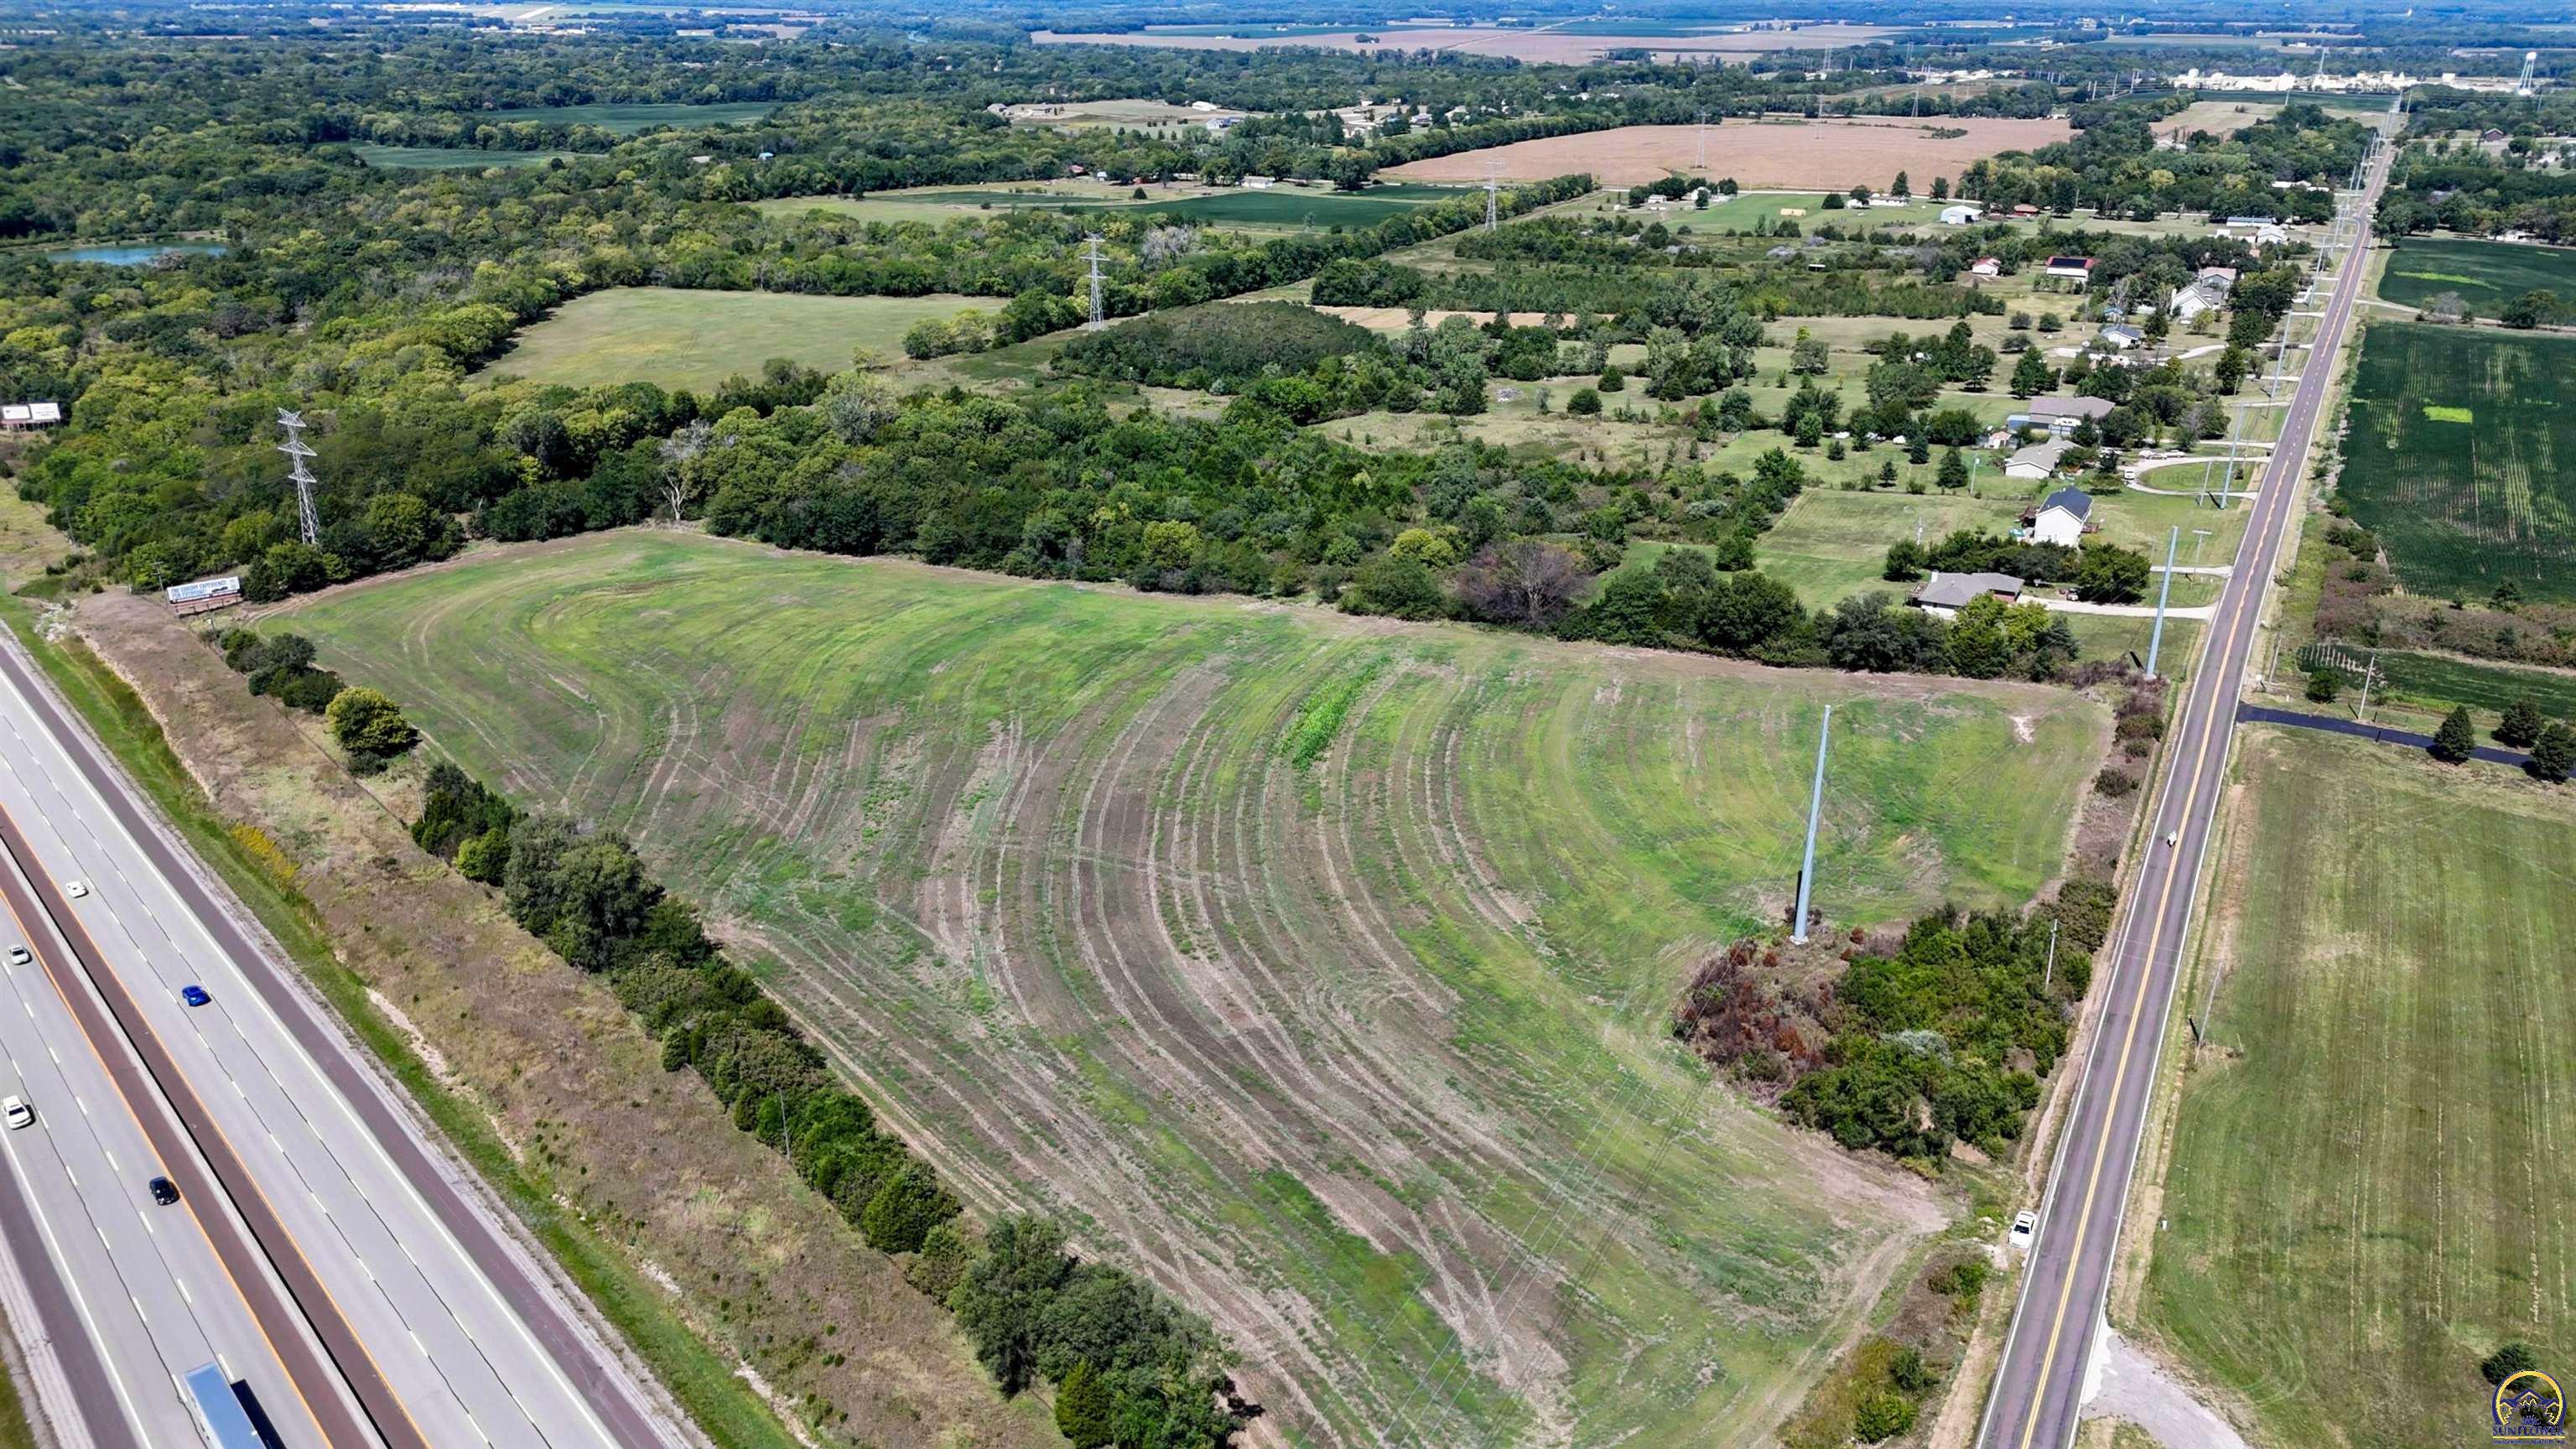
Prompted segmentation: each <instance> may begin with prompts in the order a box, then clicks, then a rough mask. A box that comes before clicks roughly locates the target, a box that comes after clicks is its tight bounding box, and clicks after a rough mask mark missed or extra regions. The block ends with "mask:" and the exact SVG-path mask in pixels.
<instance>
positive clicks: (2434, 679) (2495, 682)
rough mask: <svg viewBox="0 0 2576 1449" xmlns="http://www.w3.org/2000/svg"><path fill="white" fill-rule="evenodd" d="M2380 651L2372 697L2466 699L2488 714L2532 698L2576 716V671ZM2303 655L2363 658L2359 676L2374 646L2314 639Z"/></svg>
mask: <svg viewBox="0 0 2576 1449" xmlns="http://www.w3.org/2000/svg"><path fill="white" fill-rule="evenodd" d="M2376 657H2377V662H2378V666H2379V680H2380V683H2379V686H2378V692H2377V693H2375V694H2374V695H2373V698H2379V699H2387V700H2391V701H2394V702H2397V703H2402V704H2416V705H2421V706H2423V707H2425V708H2427V709H2436V710H2442V711H2446V712H2447V711H2448V710H2449V709H2450V708H2451V706H2453V705H2458V704H2464V705H2467V706H2468V707H2469V708H2470V709H2471V710H2474V711H2476V712H2477V714H2478V715H2479V716H2481V717H2482V718H2483V719H2486V720H2492V719H2493V718H2494V717H2495V716H2498V715H2501V714H2503V713H2504V711H2505V707H2506V706H2507V705H2510V704H2512V703H2513V702H2514V701H2515V700H2518V699H2528V700H2530V701H2531V702H2532V703H2533V704H2536V705H2538V706H2539V707H2540V712H2541V713H2542V714H2544V715H2547V716H2548V717H2549V718H2551V719H2563V720H2576V674H2568V673H2563V672H2561V671H2557V670H2550V669H2515V668H2512V667H2510V666H2507V665H2502V664H2481V663H2478V662H2476V661H2475V660H2469V659H2453V658H2451V657H2449V656H2447V655H2442V654H2421V653H2416V652H2414V651H2412V650H2406V649H2383V650H2380V651H2379V653H2378V655H2377V656H2376ZM2298 659H2299V664H2300V667H2301V668H2303V669H2304V668H2309V667H2312V666H2313V665H2315V664H2319V663H2326V662H2332V663H2336V664H2338V665H2343V666H2352V665H2354V664H2355V662H2356V661H2359V665H2358V667H2354V668H2352V669H2351V673H2350V677H2351V678H2352V679H2353V680H2355V681H2358V680H2359V679H2360V677H2361V670H2362V669H2363V668H2367V667H2368V664H2369V660H2370V652H2369V651H2368V650H2364V649H2358V648H2355V647H2353V646H2352V645H2349V644H2344V645H2310V646H2309V647H2308V648H2305V649H2302V650H2301V651H2299V655H2298Z"/></svg>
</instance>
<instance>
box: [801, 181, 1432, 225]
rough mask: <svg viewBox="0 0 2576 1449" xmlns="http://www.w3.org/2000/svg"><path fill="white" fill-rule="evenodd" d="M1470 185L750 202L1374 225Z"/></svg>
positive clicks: (939, 215)
mask: <svg viewBox="0 0 2576 1449" xmlns="http://www.w3.org/2000/svg"><path fill="white" fill-rule="evenodd" d="M1470 190H1472V188H1460V187H1455V186H1420V185H1387V186H1373V187H1371V188H1369V189H1368V190H1367V191H1365V192H1349V191H1333V190H1330V189H1327V188H1325V187H1321V186H1314V187H1305V186H1290V185H1287V184H1285V183H1282V184H1280V185H1277V186H1272V187H1268V188H1266V189H1262V190H1247V189H1245V188H1242V187H1226V188H1222V189H1214V190H1200V191H1196V192H1194V193H1193V194H1190V195H1182V196H1172V195H1158V194H1156V193H1160V192H1162V191H1164V188H1161V187H1156V186H1148V187H1147V188H1146V192H1147V194H1148V197H1149V199H1148V200H1144V201H1138V200H1135V199H1134V197H1133V195H1132V191H1133V188H1131V187H1112V186H1100V187H1084V188H1082V189H1080V190H1074V189H1072V188H1070V187H1051V188H1046V189H1039V188H1034V187H1033V188H1030V189H1026V190H1013V189H1010V188H1008V187H1000V186H977V187H925V188H919V189H912V190H904V191H879V192H871V193H869V194H868V195H866V196H859V197H849V196H791V197H785V198H782V199H780V200H776V201H761V202H755V203H753V205H754V206H755V207H756V208H757V209H758V210H760V211H762V212H765V213H767V214H769V215H771V216H782V217H794V216H801V215H803V214H804V213H806V212H809V211H829V212H835V213H838V214H840V215H843V216H854V217H857V218H859V219H860V220H862V221H933V222H937V221H953V220H955V219H956V218H958V217H960V216H972V215H975V214H977V213H979V212H984V211H1013V210H1029V211H1055V212H1075V213H1090V212H1120V213H1124V214H1129V215H1133V216H1137V217H1142V218H1150V219H1153V220H1158V221H1162V220H1168V221H1185V222H1190V223H1193V224H1196V225H1201V226H1216V227H1240V228H1247V229H1271V230H1279V229H1296V228H1302V227H1309V226H1312V227H1325V228H1329V227H1336V226H1338V227H1345V228H1358V227H1370V226H1375V225H1377V224H1378V223H1379V222H1382V221H1386V220H1388V219H1390V218H1392V217H1397V216H1402V215H1403V214H1405V213H1406V212H1409V211H1411V210H1413V209H1414V208H1415V207H1417V206H1420V205H1422V204H1424V203H1425V202H1431V201H1445V200H1448V199H1450V198H1453V197H1457V196H1461V195H1465V194H1467V192H1468V191H1470Z"/></svg>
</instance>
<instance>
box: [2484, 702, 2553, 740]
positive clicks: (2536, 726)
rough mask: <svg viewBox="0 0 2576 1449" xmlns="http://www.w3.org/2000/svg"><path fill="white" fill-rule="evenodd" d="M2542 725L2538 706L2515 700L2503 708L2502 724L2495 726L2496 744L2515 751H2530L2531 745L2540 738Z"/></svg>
mask: <svg viewBox="0 0 2576 1449" xmlns="http://www.w3.org/2000/svg"><path fill="white" fill-rule="evenodd" d="M2543 725H2544V721H2543V720H2542V719H2541V718H2540V706H2538V705H2536V704H2533V703H2532V702H2531V701H2530V700H2527V699H2517V700H2515V701H2514V702H2513V703H2511V704H2509V705H2507V706H2505V711H2504V723H2502V724H2499V725H2497V726H2496V730H2495V737H2496V743H2497V744H2500V745H2511V746H2513V747H2514V748H2515V749H2517V750H2527V749H2530V748H2531V746H2532V743H2533V742H2534V741H2536V740H2538V739H2539V738H2540V731H2541V729H2542V727H2543Z"/></svg>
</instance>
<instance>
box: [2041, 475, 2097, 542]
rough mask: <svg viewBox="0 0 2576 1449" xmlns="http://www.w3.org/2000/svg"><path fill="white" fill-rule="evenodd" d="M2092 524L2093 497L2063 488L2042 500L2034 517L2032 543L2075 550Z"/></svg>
mask: <svg viewBox="0 0 2576 1449" xmlns="http://www.w3.org/2000/svg"><path fill="white" fill-rule="evenodd" d="M2092 521H2093V495H2092V494H2090V493H2087V492H2085V491H2084V490H2083V489H2081V488H2060V489H2058V490H2057V491H2056V492H2054V493H2051V494H2049V495H2048V496H2047V497H2046V498H2043V499H2041V500H2040V504H2039V511H2038V512H2037V513H2034V514H2032V515H2031V519H2030V537H2031V541H2032V542H2033V543H2053V544H2057V545H2058V546H2060V547H2062V548H2074V547H2076V546H2077V545H2079V544H2081V543H2082V542H2083V541H2084V530H2085V529H2086V528H2087V527H2089V526H2091V524H2092Z"/></svg>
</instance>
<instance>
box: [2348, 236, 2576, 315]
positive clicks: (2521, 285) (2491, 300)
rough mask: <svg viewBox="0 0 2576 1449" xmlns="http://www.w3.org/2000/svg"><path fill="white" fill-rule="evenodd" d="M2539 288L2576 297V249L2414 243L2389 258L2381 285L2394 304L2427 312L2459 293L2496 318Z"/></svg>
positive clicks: (2472, 307)
mask: <svg viewBox="0 0 2576 1449" xmlns="http://www.w3.org/2000/svg"><path fill="white" fill-rule="evenodd" d="M2534 288H2545V289H2547V290H2549V291H2553V292H2556V293H2557V294H2558V295H2559V296H2561V297H2576V248H2571V247H2536V246H2524V245H2522V244H2520V243H2517V242H2491V241H2461V240H2440V241H2435V240H2423V241H2417V240H2413V239H2411V238H2410V239H2409V240H2408V241H2406V242H2405V243H2404V244H2403V245H2401V246H2400V247H2398V249H2397V250H2396V251H2394V252H2391V253H2390V254H2389V257H2388V270H2387V271H2386V272H2385V273H2383V274H2382V275H2381V277H2380V279H2379V295H2381V296H2382V297H2385V298H2387V299H2388V300H2389V301H2391V302H2402V303H2404V304H2405V305H2407V306H2409V307H2421V306H2423V305H2424V304H2425V303H2426V302H2427V301H2430V300H2431V299H2433V298H2435V297H2438V296H2440V295H2441V294H2442V293H2444V292H2457V293H2459V294H2460V297H2461V299H2462V300H2463V301H2466V302H2467V303H2468V304H2469V310H2470V311H2472V312H2475V313H2477V314H2478V315H2479V316H2481V317H2493V316H2494V315H2496V314H2497V313H2498V312H2501V311H2503V310H2504V305H2505V303H2507V302H2510V301H2512V300H2513V299H2514V298H2516V297H2519V296H2521V295H2522V294H2523V293H2525V292H2528V291H2531V290H2532V289H2534Z"/></svg>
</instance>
